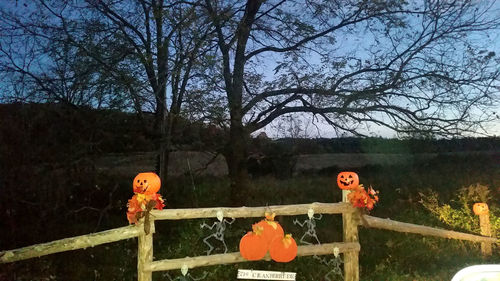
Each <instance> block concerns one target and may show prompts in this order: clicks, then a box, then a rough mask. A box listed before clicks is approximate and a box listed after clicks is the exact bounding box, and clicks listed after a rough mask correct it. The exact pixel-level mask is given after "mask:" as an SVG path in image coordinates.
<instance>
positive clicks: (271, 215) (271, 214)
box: [265, 212, 276, 221]
mask: <svg viewBox="0 0 500 281" xmlns="http://www.w3.org/2000/svg"><path fill="white" fill-rule="evenodd" d="M265 216H266V220H268V221H274V217H275V216H276V214H275V213H269V212H266V213H265Z"/></svg>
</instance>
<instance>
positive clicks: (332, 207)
mask: <svg viewBox="0 0 500 281" xmlns="http://www.w3.org/2000/svg"><path fill="white" fill-rule="evenodd" d="M309 209H313V210H314V213H315V214H342V213H352V212H354V211H355V209H354V208H353V207H352V206H351V204H349V203H318V202H315V203H310V204H295V205H277V206H267V207H236V208H227V207H217V208H198V209H164V210H161V211H160V210H152V211H151V215H152V216H153V218H154V219H155V220H185V219H201V218H216V217H217V212H219V211H222V213H223V215H224V217H226V218H255V217H264V213H265V212H266V211H272V212H273V213H275V214H276V215H277V216H296V215H304V214H307V211H308V210H309Z"/></svg>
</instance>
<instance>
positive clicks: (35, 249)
mask: <svg viewBox="0 0 500 281" xmlns="http://www.w3.org/2000/svg"><path fill="white" fill-rule="evenodd" d="M310 209H312V210H313V211H314V213H315V214H342V216H343V234H344V239H343V240H344V241H342V242H338V243H326V244H321V245H308V246H299V248H298V254H297V256H312V255H331V254H333V253H334V249H336V248H337V249H338V251H339V253H343V255H344V277H345V280H346V281H357V280H359V264H358V256H359V251H360V249H361V247H360V244H359V241H358V225H360V224H361V225H363V226H365V227H373V228H381V229H387V230H393V231H400V232H406V233H417V234H422V235H429V236H437V237H443V238H451V239H460V240H468V241H472V242H481V243H487V244H490V245H491V244H493V243H498V241H497V239H496V238H492V237H486V236H479V235H472V234H467V233H461V232H456V231H449V230H443V229H437V228H432V227H427V226H420V225H415V224H409V223H403V222H398V221H393V220H390V219H380V218H376V217H372V216H368V215H362V214H360V213H359V212H358V211H357V210H356V209H354V208H353V207H352V206H351V205H350V204H349V203H346V202H341V203H311V204H298V205H279V206H266V207H237V208H222V207H221V208H198V209H165V210H161V211H159V210H153V211H152V212H151V214H152V215H151V216H150V218H151V231H150V233H149V234H146V233H145V232H144V227H143V225H137V226H136V225H131V226H126V227H121V228H115V229H112V230H108V231H103V232H98V233H93V234H89V235H82V236H77V237H72V238H67V239H61V240H57V241H53V242H49V243H44V244H37V245H33V246H28V247H24V248H19V249H14V250H7V251H2V252H0V262H1V263H9V262H14V261H19V260H24V259H29V258H33V257H40V256H44V255H49V254H53V253H58V252H64V251H70V250H76V249H82V248H87V247H94V246H97V245H101V244H105V243H111V242H116V241H120V240H124V239H129V238H133V237H138V256H137V260H138V261H137V270H138V280H139V281H150V280H151V278H152V272H154V271H166V270H173V269H182V268H183V267H187V268H189V269H191V268H195V267H203V266H211V265H219V264H231V263H240V262H246V260H245V259H243V258H242V257H241V256H240V254H239V252H233V253H226V254H216V255H209V256H197V257H185V258H177V259H164V260H157V261H153V233H154V225H155V221H159V220H186V219H199V218H216V217H217V214H218V212H221V211H222V213H223V214H224V217H226V218H251V217H263V216H264V213H265V212H266V211H267V210H271V211H272V212H274V213H276V215H280V216H295V215H304V214H307V213H308V211H309V210H310ZM264 259H265V260H270V257H269V256H268V255H267V256H266V257H265V258H264Z"/></svg>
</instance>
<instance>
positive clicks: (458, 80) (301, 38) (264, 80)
mask: <svg viewBox="0 0 500 281" xmlns="http://www.w3.org/2000/svg"><path fill="white" fill-rule="evenodd" d="M495 5H496V6H495ZM204 7H205V9H206V11H207V13H208V14H209V15H210V18H211V20H212V23H213V25H214V26H215V29H216V32H217V43H218V47H219V54H220V56H221V57H222V62H221V66H220V68H221V75H222V76H223V79H224V85H225V87H224V91H223V94H224V95H225V97H226V99H227V106H228V114H229V125H230V137H229V140H228V142H227V145H226V150H225V156H226V158H227V162H228V166H229V174H230V178H231V187H232V189H231V194H232V198H233V201H234V202H235V204H238V203H241V202H243V201H244V198H245V196H246V194H245V190H246V186H247V181H248V176H247V169H246V158H247V148H246V144H247V139H248V137H249V134H250V133H251V132H254V131H255V130H258V129H261V128H263V127H265V126H266V125H268V124H270V123H271V122H273V121H274V120H276V118H278V117H280V116H283V115H286V114H293V113H304V112H306V113H310V114H312V115H314V116H315V117H317V118H321V119H322V120H324V121H325V122H327V123H328V124H330V125H331V126H332V127H333V128H335V129H336V130H339V131H343V132H350V133H354V134H361V133H362V132H360V131H359V130H358V129H359V126H360V125H361V124H365V123H367V122H370V123H375V124H377V125H381V126H385V127H388V128H391V129H393V130H394V131H397V132H411V131H421V130H425V131H427V132H430V133H433V134H435V135H441V136H456V135H460V134H462V133H464V132H474V131H475V130H476V129H477V125H478V124H480V122H481V121H483V120H486V119H488V118H489V116H488V115H487V114H483V113H485V112H486V111H484V109H485V108H487V107H488V106H490V105H492V103H493V102H494V101H495V96H497V95H498V91H497V90H496V89H495V88H494V86H497V85H498V75H499V70H498V63H499V60H498V59H497V58H496V56H495V53H494V52H493V51H489V50H487V49H486V46H487V44H486V41H485V40H487V39H488V37H487V36H488V33H490V32H498V27H499V23H500V20H499V18H497V17H496V14H498V8H495V7H498V5H497V4H495V3H494V2H487V1H424V2H423V3H420V2H419V3H413V2H406V1H397V0H396V1H305V2H303V1H293V0H290V1H282V0H281V1H280V0H276V1H261V0H248V1H246V2H245V3H240V2H238V1H213V0H205V1H204ZM495 9H496V10H495ZM495 11H496V13H495ZM262 65H265V66H267V67H263V66H262ZM273 72H274V73H273Z"/></svg>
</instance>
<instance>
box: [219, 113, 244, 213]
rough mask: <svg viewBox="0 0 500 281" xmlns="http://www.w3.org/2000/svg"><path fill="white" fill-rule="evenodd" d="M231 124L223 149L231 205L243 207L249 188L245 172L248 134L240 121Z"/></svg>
mask: <svg viewBox="0 0 500 281" xmlns="http://www.w3.org/2000/svg"><path fill="white" fill-rule="evenodd" d="M235 121H236V120H235ZM231 123H232V124H231V131H230V136H229V142H228V143H227V144H226V149H225V150H226V152H225V154H226V155H225V157H226V161H227V166H228V171H229V180H230V195H231V205H233V206H243V205H245V203H246V198H247V196H248V189H249V186H250V181H249V177H248V170H247V155H248V152H247V140H248V134H247V132H246V130H245V128H244V127H243V124H242V123H241V120H240V122H233V121H232V122H231Z"/></svg>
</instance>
